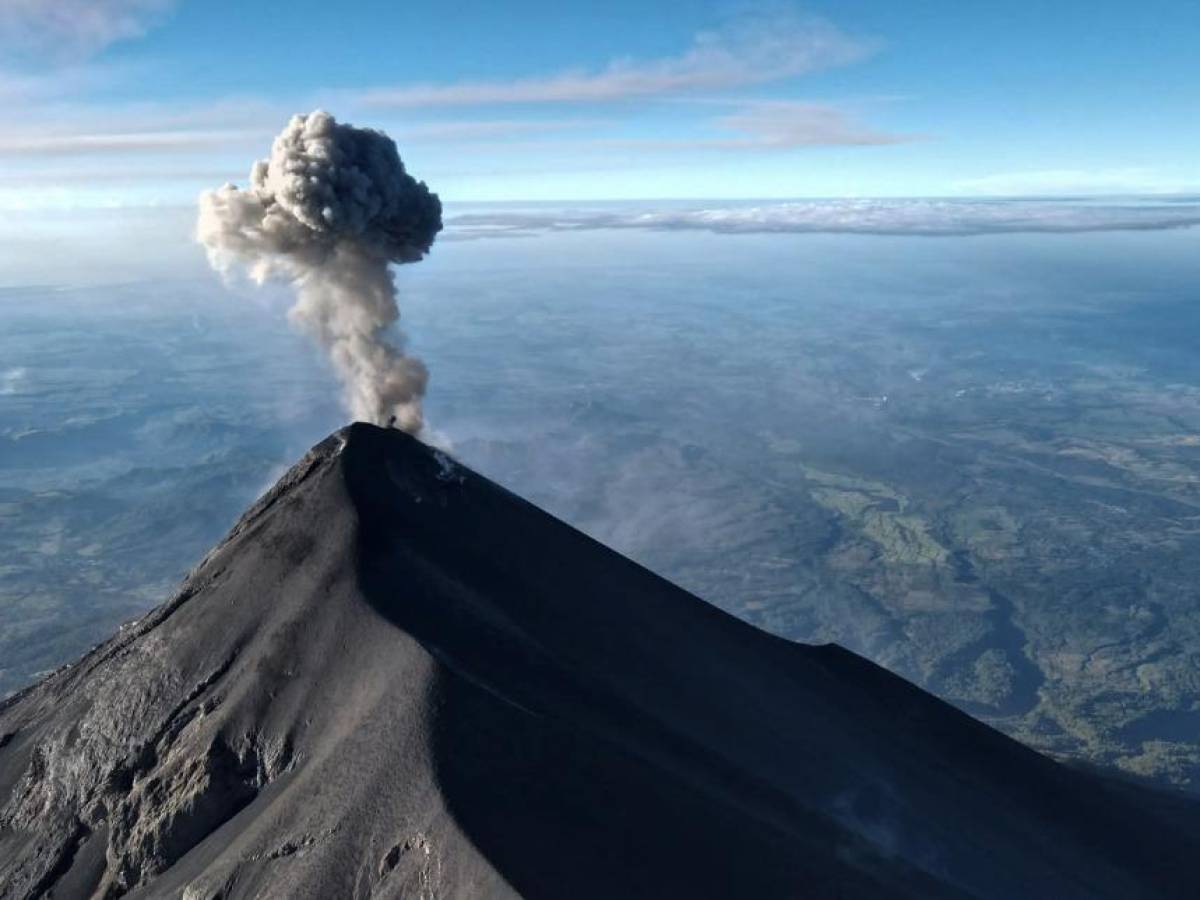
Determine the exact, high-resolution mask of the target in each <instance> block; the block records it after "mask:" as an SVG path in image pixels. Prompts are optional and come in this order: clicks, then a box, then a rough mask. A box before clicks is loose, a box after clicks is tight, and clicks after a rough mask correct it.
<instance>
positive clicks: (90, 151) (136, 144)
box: [0, 131, 260, 158]
mask: <svg viewBox="0 0 1200 900" xmlns="http://www.w3.org/2000/svg"><path fill="white" fill-rule="evenodd" d="M256 137H260V133H259V132H242V131H142V132H137V131H135V132H126V133H112V134H30V135H15V136H4V137H0V157H6V156H7V157H13V156H30V157H36V158H44V157H47V156H87V155H94V154H102V153H139V152H151V153H157V152H162V151H181V150H200V149H204V148H208V147H220V146H228V145H229V144H230V143H233V142H245V141H248V140H252V139H254V138H256Z"/></svg>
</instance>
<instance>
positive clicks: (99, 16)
mask: <svg viewBox="0 0 1200 900" xmlns="http://www.w3.org/2000/svg"><path fill="white" fill-rule="evenodd" d="M174 5H175V0H3V2H0V46H2V47H4V48H7V50H8V52H7V54H6V55H9V56H19V57H32V56H36V55H42V54H49V55H51V56H53V57H56V58H58V59H80V58H86V57H89V56H92V55H93V54H95V53H97V52H99V51H100V50H103V49H104V48H105V47H107V46H109V45H110V44H114V43H116V42H118V41H123V40H128V39H130V38H137V37H141V36H142V35H143V34H145V33H146V32H147V31H148V30H150V28H152V27H153V26H154V25H156V24H158V22H160V21H161V20H162V19H163V17H165V16H166V14H167V13H169V12H170V10H171V8H172V7H173V6H174Z"/></svg>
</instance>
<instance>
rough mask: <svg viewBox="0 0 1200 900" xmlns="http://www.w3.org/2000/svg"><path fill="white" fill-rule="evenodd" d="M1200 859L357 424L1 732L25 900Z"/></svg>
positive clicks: (1168, 873)
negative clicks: (161, 600) (164, 598)
mask: <svg viewBox="0 0 1200 900" xmlns="http://www.w3.org/2000/svg"><path fill="white" fill-rule="evenodd" d="M1198 835H1200V815H1198V814H1197V811H1196V809H1195V807H1194V806H1193V805H1191V802H1190V801H1185V800H1183V799H1181V798H1176V797H1173V796H1170V795H1166V794H1159V793H1155V792H1151V791H1149V790H1145V789H1142V788H1138V787H1134V786H1131V785H1127V784H1122V783H1117V782H1113V781H1109V780H1106V779H1104V778H1101V777H1099V776H1096V775H1092V774H1088V773H1085V772H1081V771H1077V770H1074V769H1071V768H1068V767H1066V766H1063V765H1060V764H1058V763H1056V762H1053V761H1051V760H1049V759H1047V758H1045V757H1043V756H1040V755H1038V754H1037V753H1034V752H1033V751H1031V750H1029V749H1027V748H1025V747H1023V746H1021V745H1020V744H1017V743H1016V742H1014V741H1012V740H1010V739H1008V738H1006V737H1004V736H1002V735H1001V734H999V733H997V732H995V731H993V730H992V729H990V728H988V727H986V726H984V725H982V724H980V723H978V722H976V721H974V720H973V719H971V718H969V717H968V716H966V715H964V714H963V713H961V712H958V711H957V710H955V709H953V708H952V707H950V706H948V705H947V704H945V703H942V702H941V701H939V700H937V699H935V698H934V697H932V696H930V695H929V694H926V693H924V692H922V691H920V690H918V689H917V688H915V687H913V686H912V685H910V684H908V683H907V682H905V681H903V680H901V679H900V678H897V677H896V676H893V675H891V674H889V673H888V672H886V671H885V670H883V669H881V668H879V667H877V666H875V665H873V664H871V663H869V662H867V661H865V660H863V659H860V658H858V657H856V656H854V655H853V654H851V653H849V652H847V651H845V650H842V649H840V648H838V647H836V646H805V645H800V644H795V643H791V642H788V641H784V640H782V639H779V638H775V637H772V636H770V635H767V634H765V633H763V632H760V631H758V630H756V629H754V628H753V627H751V626H749V625H747V624H745V623H743V622H741V621H738V620H736V619H734V618H732V617H730V616H728V615H726V614H725V613H723V612H720V611H719V610H717V609H716V608H714V607H712V606H710V605H708V604H707V603H705V602H703V601H702V600H700V599H698V598H696V597H694V596H692V595H690V594H688V593H686V592H685V591H683V590H681V589H679V588H676V587H674V586H673V585H671V584H669V583H667V582H666V581H664V580H662V579H661V578H658V577H657V576H655V575H653V574H651V573H650V572H648V571H647V570H645V569H643V568H641V567H639V566H638V565H636V564H634V563H632V562H631V561H629V560H628V559H625V558H624V557H622V556H620V555H618V554H616V553H614V552H612V551H610V550H608V549H607V548H605V547H603V546H601V545H600V544H597V543H596V542H594V541H592V540H591V539H589V538H587V537H586V536H584V535H583V534H581V533H580V532H578V531H576V530H574V529H572V528H570V527H569V526H567V525H565V524H563V523H562V522H560V521H558V520H556V519H554V518H553V517H551V516H549V515H547V514H546V513H544V512H542V511H540V510H538V509H537V508H535V507H533V506H531V505H530V504H528V503H526V502H525V501H523V500H521V499H520V498H518V497H516V496H514V495H512V494H510V493H508V492H507V491H505V490H503V489H501V488H499V487H497V486H496V485H494V484H492V483H491V482H489V481H487V480H486V479H484V478H482V477H480V476H478V475H476V474H475V473H473V472H471V471H470V470H468V469H466V468H464V467H463V466H461V465H459V464H458V463H456V462H455V461H454V460H452V459H450V458H449V457H448V456H446V455H444V454H442V453H440V452H439V451H437V450H433V449H431V448H429V447H427V446H426V445H424V444H422V443H420V442H419V441H418V440H416V439H415V438H413V437H411V436H410V435H408V434H405V433H402V432H400V431H395V430H386V429H380V428H376V427H374V426H370V425H363V424H356V425H352V426H350V427H348V428H346V429H343V430H342V431H340V432H338V433H336V434H334V435H332V436H331V437H329V438H327V439H326V440H325V441H323V442H322V443H320V444H319V445H317V446H316V447H314V448H313V450H312V451H310V452H309V453H308V455H307V456H305V458H304V459H302V460H301V461H300V462H299V463H298V464H297V465H296V466H295V467H294V468H292V470H291V471H289V472H288V473H287V474H286V475H285V476H284V477H283V478H282V479H281V480H280V481H279V483H278V484H277V485H276V486H275V487H274V488H272V489H271V490H270V491H269V492H268V493H267V494H266V495H265V496H264V497H263V498H262V499H260V500H259V501H258V502H257V503H256V504H255V505H254V506H253V507H252V508H251V509H250V510H249V511H248V512H247V513H246V514H245V515H244V516H243V518H242V519H241V521H240V522H238V524H237V525H236V526H235V527H234V529H233V531H232V532H231V533H230V534H229V536H228V537H227V538H226V539H225V540H224V541H223V542H222V543H221V544H220V545H219V546H218V547H216V548H215V549H214V550H213V551H212V552H211V553H210V554H209V555H208V556H207V557H206V558H205V559H204V560H203V561H202V562H201V563H200V564H199V565H198V566H197V567H196V568H195V570H194V571H193V572H192V574H191V575H190V577H189V578H188V579H187V580H186V581H185V583H184V584H183V586H182V588H181V589H180V591H179V592H178V594H177V595H176V596H175V597H174V598H172V599H171V600H170V601H168V602H167V603H166V604H164V605H163V606H161V607H159V608H158V609H157V610H155V611H154V612H152V613H150V614H149V615H148V616H146V617H145V618H144V619H142V620H141V621H138V622H136V623H134V624H131V625H129V626H126V627H125V628H124V629H123V630H122V631H121V632H120V633H119V634H118V635H117V636H116V637H114V638H113V639H111V640H110V641H108V642H107V643H105V644H103V645H101V646H99V647H97V648H95V649H94V650H93V651H92V652H90V653H89V654H88V655H86V656H85V657H84V658H82V659H81V660H79V661H78V662H77V663H75V664H74V665H71V666H69V667H66V668H64V669H61V670H59V671H58V672H56V673H54V674H53V675H51V676H50V677H48V678H47V679H46V680H44V681H42V682H41V683H40V684H37V685H35V686H34V687H32V688H30V689H28V690H26V691H24V692H23V693H20V694H18V695H16V696H15V697H13V698H11V699H9V700H8V701H6V702H5V703H4V704H3V705H0V897H4V898H16V897H34V896H50V895H52V896H54V897H60V898H62V897H68V898H70V897H116V896H123V895H129V896H136V897H184V898H187V900H216V898H223V900H230V898H241V897H262V896H272V897H284V896H286V897H417V896H422V897H505V896H525V897H531V898H557V897H571V898H597V900H599V898H612V897H627V898H629V897H647V898H649V897H672V896H678V897H689V898H702V897H747V898H774V897H780V898H782V897H840V898H881V897H882V898H886V897H912V898H931V897H981V898H1009V897H1047V898H1050V897H1053V898H1059V900H1062V898H1084V897H1087V898H1097V897H1111V898H1122V900H1129V898H1137V897H1185V896H1187V897H1193V896H1196V894H1197V892H1198V891H1200V875H1198V874H1197V869H1196V867H1195V865H1194V861H1195V860H1196V859H1197V858H1198V855H1200V837H1198Z"/></svg>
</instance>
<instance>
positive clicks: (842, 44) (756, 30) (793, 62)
mask: <svg viewBox="0 0 1200 900" xmlns="http://www.w3.org/2000/svg"><path fill="white" fill-rule="evenodd" d="M876 46H877V45H876V42H874V41H869V40H864V39H860V38H854V37H851V36H849V35H847V34H845V33H844V32H842V31H840V30H839V29H837V28H836V27H835V26H833V25H831V24H830V23H828V22H826V21H824V20H822V19H815V18H803V17H799V16H796V15H780V16H772V17H767V18H763V17H758V18H752V19H745V20H742V21H740V22H737V23H735V24H733V25H731V26H729V27H727V28H725V29H723V30H719V31H707V32H703V33H701V34H698V35H696V37H695V38H694V40H693V42H692V45H691V47H689V48H688V49H687V50H686V51H685V52H684V53H682V54H680V55H678V56H672V57H666V58H660V59H649V60H636V59H629V58H625V59H617V60H614V61H612V62H610V63H609V64H608V65H607V66H605V67H604V68H602V69H599V70H594V71H586V70H572V71H566V72H559V73H555V74H550V75H545V76H537V77H530V78H518V79H512V80H497V81H468V82H459V83H455V84H423V85H407V86H398V87H381V88H374V89H371V90H366V91H361V92H358V93H357V94H356V95H355V97H356V100H357V101H358V102H360V103H362V104H364V105H366V106H374V107H419V106H488V105H497V104H537V103H604V102H612V101H619V100H627V99H632V98H639V97H652V96H659V95H670V94H681V93H686V92H688V91H697V90H709V91H711V90H720V89H726V88H737V87H746V86H749V85H755V84H765V83H768V82H772V81H779V80H782V79H785V78H790V77H793V76H796V75H801V74H804V73H805V72H810V71H813V70H816V69H823V68H828V67H831V66H840V65H846V64H848V63H852V62H856V61H858V60H860V59H863V58H865V57H866V56H869V55H870V54H871V53H873V52H874V51H875V49H876Z"/></svg>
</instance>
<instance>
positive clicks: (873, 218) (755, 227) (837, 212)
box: [444, 199, 1200, 240]
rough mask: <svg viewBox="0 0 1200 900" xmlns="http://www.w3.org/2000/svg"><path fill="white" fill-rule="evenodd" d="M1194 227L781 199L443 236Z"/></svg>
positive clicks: (1082, 214) (1018, 204)
mask: <svg viewBox="0 0 1200 900" xmlns="http://www.w3.org/2000/svg"><path fill="white" fill-rule="evenodd" d="M1198 225H1200V202H1187V203H1170V204H1161V203H1146V204H1141V205H1138V204H1133V203H1129V204H1122V203H1108V204H1097V203H1087V202H1071V201H1034V200H1025V201H1022V200H882V199H873V200H806V201H793V202H784V203H763V204H756V205H751V204H735V203H731V204H728V205H706V206H702V207H700V206H694V207H693V206H689V207H684V208H652V207H647V206H633V205H630V206H628V207H624V206H622V207H621V208H618V209H612V208H609V209H582V210H569V209H563V210H561V211H553V210H550V211H545V212H543V211H540V210H532V211H531V210H527V209H526V210H511V211H508V210H496V211H494V212H472V213H464V214H460V215H456V216H450V217H449V218H448V219H447V221H446V226H447V233H446V235H445V237H444V239H445V240H472V239H481V238H497V237H520V236H530V235H536V234H539V233H544V232H568V231H592V230H598V229H622V230H624V229H646V230H653V231H708V232H713V233H718V234H763V233H777V234H819V233H826V234H876V235H915V236H929V237H951V236H970V235H984V234H1013V233H1022V232H1026V233H1028V232H1037V233H1073V232H1089V231H1154V230H1165V229H1174V228H1192V227H1195V226H1198Z"/></svg>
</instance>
